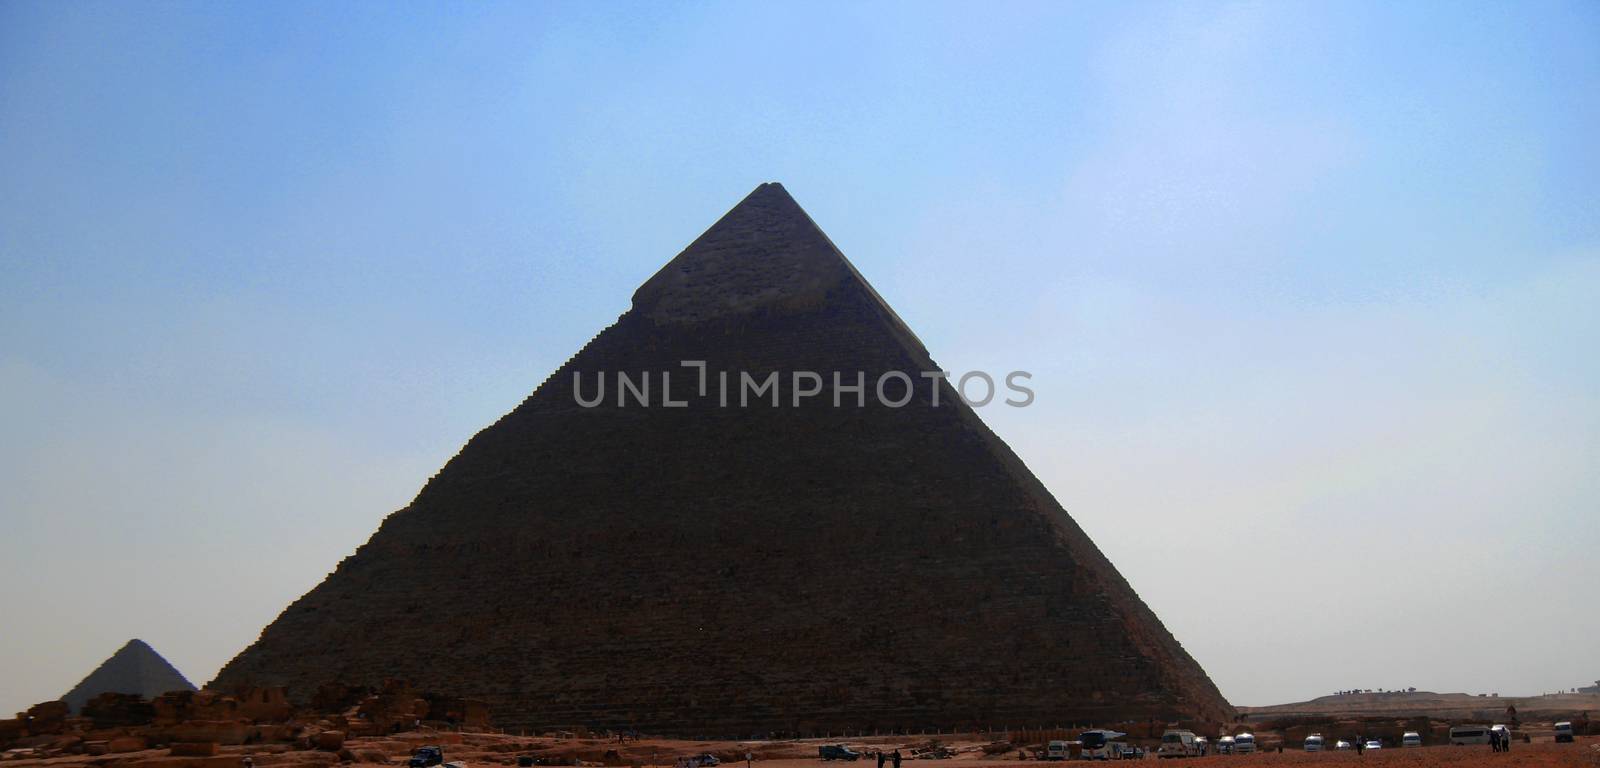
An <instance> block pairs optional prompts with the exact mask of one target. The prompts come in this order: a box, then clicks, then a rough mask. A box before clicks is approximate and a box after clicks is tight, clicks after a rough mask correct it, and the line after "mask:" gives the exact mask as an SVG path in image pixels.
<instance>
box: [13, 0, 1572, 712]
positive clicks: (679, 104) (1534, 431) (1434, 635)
mask: <svg viewBox="0 0 1600 768" xmlns="http://www.w3.org/2000/svg"><path fill="white" fill-rule="evenodd" d="M1396 5H1397V6H1398V7H1390V6H1396ZM1597 136H1600V5H1596V4H1595V3H1592V2H1578V3H1573V4H1566V5H1563V4H1545V3H1535V2H1528V3H1493V4H1490V3H1438V4H1433V3H1403V4H1389V3H1382V4H1379V3H1373V4H1367V5H1363V4H1357V3H1351V2H1339V3H1331V2H1330V3H1271V4H1264V5H1251V4H1237V5H1236V4H1227V5H1224V4H1201V3H1183V4H1175V5H1144V4H1123V3H1118V4H1114V5H1105V6H1097V5H1090V4H1083V3H1048V4H1043V5H1027V4H1022V3H1002V4H993V3H970V4H964V5H945V6H937V5H929V4H925V3H911V4H904V5H900V4H865V5H862V4H855V3H850V4H843V5H838V6H832V7H823V6H819V5H817V4H814V3H809V2H808V3H793V4H789V5H787V6H782V5H779V4H776V3H743V2H736V3H727V4H721V3H694V4H688V5H666V4H658V3H640V4H637V5H599V4H592V3H584V4H576V5H559V4H554V3H542V2H541V3H515V4H509V5H492V4H458V3H445V4H438V3H426V4H425V3H374V4H364V3H357V2H349V3H313V4H305V5H299V6H295V5H292V4H290V3H278V2H274V3H253V4H230V3H225V2H195V3H183V2H140V3H135V2H110V3H94V2H74V3H59V2H19V1H17V0H10V1H8V2H0V712H11V711H15V710H17V709H19V708H22V707H25V706H26V705H28V704H30V703H33V702H36V701H40V700H44V699H51V698H54V697H56V696H59V695H60V694H62V693H64V692H66V690H67V689H68V688H70V687H71V686H72V685H73V684H74V683H76V682H77V681H78V680H79V678H80V677H82V676H83V675H84V674H86V673H87V672H88V671H89V670H90V668H91V667H93V666H94V665H95V664H97V663H98V662H100V661H101V660H102V659H104V658H105V657H106V656H109V655H110V654H111V653H112V652H113V651H115V650H116V649H117V648H118V647H119V646H120V645H121V644H122V643H123V642H125V641H126V640H127V639H128V638H130V637H140V638H143V639H145V640H147V641H149V642H150V643H151V644H152V645H154V646H155V648H156V649H157V650H159V651H160V652H162V653H163V654H165V655H166V656H167V657H168V658H169V659H170V660H171V661H172V662H173V663H174V664H176V665H177V666H178V667H179V668H180V669H181V670H183V671H184V672H185V673H186V674H187V675H188V676H189V677H190V678H191V679H192V680H193V681H195V682H196V683H204V682H205V681H206V680H208V679H209V678H210V677H211V676H212V675H213V674H214V673H215V672H216V670H217V669H218V667H220V666H221V665H222V663H223V662H225V661H226V660H227V659H229V658H230V657H231V656H232V655H233V654H234V653H236V652H238V651H239V650H240V649H242V648H243V647H244V646H245V645H246V644H248V643H249V642H251V641H252V640H253V639H254V638H255V637H256V635H257V633H258V632H259V631H260V630H261V628H262V627H263V626H264V625H266V624H267V623H268V622H269V621H271V620H272V619H273V618H274V617H275V616H276V615H277V614H278V612H279V611H281V610H282V609H283V608H284V607H285V606H286V605H287V604H288V603H289V602H290V601H291V600H293V599H294V598H295V597H297V596H299V595H300V594H302V593H304V592H305V591H306V590H308V589H310V588H311V587H312V586H313V585H315V584H316V583H317V582H318V581H319V580H321V579H322V578H323V576H324V575H325V574H326V573H327V572H329V571H331V570H332V569H333V567H334V565H335V564H336V563H337V562H338V561H339V559H340V558H342V557H344V556H345V555H347V554H349V553H351V552H352V551H353V550H354V549H355V547H356V546H357V545H358V544H360V543H361V542H362V541H364V540H365V539H366V537H367V536H368V535H370V534H371V533H372V531H373V530H375V529H376V527H377V525H378V523H379V521H380V520H381V519H382V518H383V516H384V515H386V514H388V513H389V512H390V511H392V510H394V509H396V508H399V507H401V506H403V505H404V504H406V503H407V502H408V501H409V500H410V499H411V497H412V496H413V495H414V494H415V493H416V491H417V490H418V488H420V486H421V484H422V482H423V481H424V480H425V479H426V478H427V477H428V476H429V475H430V474H432V473H433V472H434V471H436V470H437V469H438V468H439V467H440V466H441V465H442V464H443V463H444V461H445V460H446V459H447V458H448V457H450V456H451V455H452V454H454V453H455V452H456V450H457V449H458V448H459V447H460V446H461V444H462V443H463V442H465V441H466V440H467V439H468V438H469V437H470V436H471V435H472V434H473V433H474V432H475V431H476V430H478V429H479V428H481V427H483V426H485V425H487V424H489V423H490V422H492V421H493V420H494V419H495V418H497V417H498V416H499V415H501V414H502V413H504V412H505V411H507V410H509V409H510V408H512V407H513V406H514V405H516V404H517V402H519V401H520V400H521V399H522V398H523V397H524V396H525V395H526V394H527V393H528V392H529V391H530V390H531V389H532V388H533V387H534V386H535V385H537V383H538V382H539V381H541V380H542V379H543V378H544V377H545V376H546V375H548V374H549V372H550V371H552V370H554V369H555V368H556V367H557V366H558V365H560V364H561V363H562V362H563V361H564V360H565V359H566V358H567V357H568V356H569V355H571V354H572V353H573V352H575V351H576V350H577V349H578V348H579V347H580V346H582V345H583V344H584V343H585V342H586V341H588V339H589V338H590V337H592V336H593V335H594V334H595V333H597V332H598V331H599V330H600V329H601V328H603V327H604V326H605V325H606V324H608V323H609V322H611V321H612V320H614V319H615V317H616V316H617V315H618V314H620V313H622V312H623V311H625V310H626V309H627V308H628V302H629V297H630V295H631V294H632V291H633V290H634V288H635V287H637V286H638V285H639V284H640V283H641V282H643V281H644V280H645V279H646V278H647V277H649V276H650V275H651V274H652V273H653V272H654V271H655V270H656V269H657V268H658V267H659V266H660V265H661V264H663V263H664V262H665V261H666V260H668V259H669V258H671V257H672V256H673V255H674V254H675V253H677V252H678V251H679V250H680V249H681V248H682V247H683V246H685V245H686V244H688V242H689V241H690V240H691V239H693V237H694V236H695V235H697V234H699V232H701V231H702V230H703V229H704V228H705V227H707V226H709V225H710V224H711V223H712V222H713V221H714V220H715V219H716V218H717V217H718V216H719V215H721V214H722V213H723V212H724V211H725V210H726V209H727V208H729V207H730V206H731V205H733V204H734V203H735V202H737V201H738V199H739V198H740V197H742V196H743V195H745V194H746V193H748V192H749V191H750V189H751V188H753V187H754V186H755V185H756V184H758V183H760V182H762V181H768V180H778V181H782V182H783V183H784V184H785V185H786V186H787V187H788V188H789V190H790V191H791V192H792V193H793V194H794V195H795V196H796V198H797V199H798V200H799V201H800V203H801V204H802V205H803V206H805V207H806V208H807V209H808V210H809V211H810V212H811V214H812V216H813V217H814V218H815V219H816V220H817V221H818V222H819V223H820V224H821V225H822V226H823V228H824V229H825V230H826V231H827V232H828V233H829V234H830V235H831V236H832V238H833V240H834V241H835V242H836V243H838V244H839V246H840V247H841V248H842V249H843V250H844V251H845V252H846V253H847V254H849V256H850V257H851V259H852V260H853V261H854V262H855V264H856V265H857V266H858V267H859V268H860V270H861V271H862V272H863V273H864V274H865V275H866V277H867V278H868V279H869V280H870V281H872V283H873V284H874V285H875V286H876V287H877V289H878V290H879V292H880V293H882V294H883V296H884V297H885V298H886V299H887V300H888V301H889V302H890V303H891V304H892V305H893V306H894V307H895V308H896V309H897V310H898V312H899V313H900V315H901V316H902V317H904V318H905V320H906V321H907V322H908V323H909V324H910V325H911V326H912V328H913V329H915V331H916V332H917V334H918V335H919V336H920V337H921V338H922V339H923V341H925V342H926V343H927V345H928V347H929V348H930V350H931V351H932V352H933V355H934V357H935V359H937V360H938V361H939V362H940V363H942V364H943V365H944V366H945V367H946V368H949V369H951V370H955V371H965V370H970V369H974V368H986V369H993V370H1000V371H1006V370H1011V369H1014V368H1022V369H1027V370H1030V371H1032V372H1034V374H1035V379H1034V382H1033V384H1034V387H1035V389H1036V391H1037V392H1038V399H1037V401H1036V403H1035V405H1034V406H1033V407H1031V408H1026V409H1020V410H1019V409H1005V408H994V407H991V408H986V409H984V410H983V412H982V415H983V417H984V418H985V419H986V420H987V421H988V422H989V423H990V424H991V425H992V426H993V427H994V428H995V429H996V430H997V431H998V432H999V433H1000V435H1001V436H1002V437H1004V438H1005V439H1006V440H1007V441H1009V442H1010V444H1011V445H1012V446H1013V447H1014V448H1015V449H1016V450H1017V452H1018V453H1019V454H1020V455H1021V456H1022V457H1023V458H1024V459H1025V460H1026V461H1027V462H1028V464H1029V465H1030V466H1031V467H1032V468H1033V470H1034V471H1035V472H1036V473H1037V474H1038V475H1039V476H1040V478H1041V479H1043V480H1044V481H1045V483H1046V484H1047V485H1048V486H1049V487H1050V488H1051V490H1052V491H1053V492H1054V493H1055V494H1056V496H1057V498H1059V499H1060V500H1061V502H1062V503H1063V505H1065V506H1066V507H1067V509H1068V510H1070V511H1071V513H1072V514H1073V516H1074V517H1075V518H1076V519H1077V520H1078V522H1079V523H1080V524H1082V526H1083V527H1084V529H1085V530H1087V531H1088V532H1089V534H1090V535H1091V536H1092V537H1093V538H1094V539H1095V541H1096V542H1098V543H1099V545H1100V546H1101V547H1102V548H1103V549H1104V550H1105V551H1106V553H1107V554H1108V555H1109V556H1110V557H1111V559H1112V561H1113V562H1115V563H1116V564H1117V566H1118V567H1119V568H1120V569H1121V570H1122V573H1123V574H1124V575H1125V576H1126V577H1127V578H1128V580H1129V581H1130V582H1131V583H1132V584H1133V586H1134V588H1135V589H1136V590H1138V592H1139V593H1140V594H1141V595H1142V596H1143V597H1144V599H1145V600H1146V601H1147V602H1148V603H1149V604H1150V605H1151V607H1152V608H1153V609H1154V610H1155V611H1156V613H1157V614H1158V615H1159V616H1160V617H1161V618H1162V619H1163V620H1164V621H1165V622H1166V625H1167V626H1168V627H1169V628H1170V629H1171V630H1172V631H1173V633H1174V634H1175V635H1176V636H1177V637H1178V639H1179V640H1180V641H1181V642H1182V643H1183V644H1184V645H1185V646H1186V647H1187V648H1188V649H1189V650H1190V652H1191V653H1193V654H1194V656H1195V657H1196V658H1197V659H1198V660H1199V661H1200V663H1201V664H1202V665H1203V666H1204V667H1205V668H1206V670H1207V671H1208V672H1209V673H1210V674H1211V676H1212V678H1213V679H1214V680H1215V681H1216V682H1217V684H1218V686H1219V687H1221V689H1222V692H1223V693H1224V694H1225V695H1226V696H1227V697H1228V698H1229V699H1230V700H1232V701H1233V702H1234V703H1237V704H1266V703H1275V702H1281V701H1293V700H1300V699H1304V698H1307V697H1311V696H1315V695H1319V694H1322V693H1326V692H1331V691H1333V690H1335V689H1338V688H1346V687H1354V686H1361V687H1372V688H1377V687H1399V686H1411V685H1414V686H1418V687H1420V688H1426V689H1434V690H1452V691H1468V692H1482V691H1499V692H1502V693H1507V694H1512V693H1539V692H1542V691H1545V690H1553V689H1556V688H1566V687H1571V686H1575V685H1580V684H1585V683H1587V682H1589V681H1593V680H1594V679H1595V678H1597V677H1600V641H1597V638H1600V613H1597V612H1596V611H1594V610H1593V608H1592V606H1590V605H1589V604H1590V603H1592V600H1593V595H1594V586H1595V584H1596V583H1600V523H1597V520H1600V501H1597V499H1600V354H1597V352H1600V308H1597V307H1600V216H1597V213H1596V212H1597V211H1600V141H1597V140H1596V137H1597ZM1580 606H1588V607H1585V608H1581V609H1580Z"/></svg>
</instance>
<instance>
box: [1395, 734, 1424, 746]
mask: <svg viewBox="0 0 1600 768" xmlns="http://www.w3.org/2000/svg"><path fill="white" fill-rule="evenodd" d="M1400 746H1401V747H1420V746H1422V734H1420V733H1417V732H1416V731H1406V732H1405V734H1404V735H1402V736H1401V737H1400Z"/></svg>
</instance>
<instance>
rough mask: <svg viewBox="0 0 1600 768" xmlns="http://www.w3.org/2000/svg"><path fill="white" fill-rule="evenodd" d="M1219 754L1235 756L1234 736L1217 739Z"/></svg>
mask: <svg viewBox="0 0 1600 768" xmlns="http://www.w3.org/2000/svg"><path fill="white" fill-rule="evenodd" d="M1217 754H1219V755H1231V754H1233V737H1232V736H1223V737H1222V738H1220V739H1217Z"/></svg>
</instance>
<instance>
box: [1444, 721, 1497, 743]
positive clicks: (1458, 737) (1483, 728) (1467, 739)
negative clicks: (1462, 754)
mask: <svg viewBox="0 0 1600 768" xmlns="http://www.w3.org/2000/svg"><path fill="white" fill-rule="evenodd" d="M1450 743H1451V744H1455V745H1457V746H1459V745H1462V744H1488V743H1489V726H1487V725H1458V726H1455V727H1454V728H1451V729H1450Z"/></svg>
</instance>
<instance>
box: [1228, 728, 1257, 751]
mask: <svg viewBox="0 0 1600 768" xmlns="http://www.w3.org/2000/svg"><path fill="white" fill-rule="evenodd" d="M1233 751H1234V752H1235V753H1237V754H1241V755H1248V754H1250V753H1251V752H1254V751H1256V737H1255V734H1252V733H1241V734H1239V735H1238V736H1235V737H1233Z"/></svg>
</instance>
